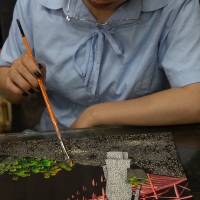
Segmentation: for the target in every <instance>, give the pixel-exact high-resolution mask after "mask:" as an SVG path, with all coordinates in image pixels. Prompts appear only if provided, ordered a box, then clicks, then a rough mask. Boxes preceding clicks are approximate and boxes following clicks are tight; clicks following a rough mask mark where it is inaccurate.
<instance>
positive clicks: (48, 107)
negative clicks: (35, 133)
mask: <svg viewBox="0 0 200 200" xmlns="http://www.w3.org/2000/svg"><path fill="white" fill-rule="evenodd" d="M17 24H18V27H19V30H20V32H21V35H22V39H23V41H24V45H25V47H26V50H27V52H28V55H29V56H30V57H31V59H32V60H33V61H34V62H35V58H34V57H33V55H32V53H31V50H30V47H29V44H28V41H27V39H26V36H25V34H24V31H23V29H22V26H21V23H20V21H19V19H17ZM37 81H38V84H39V86H40V90H41V92H42V96H43V98H44V101H45V104H46V107H47V110H48V112H49V115H50V118H51V121H52V123H53V126H54V128H55V131H56V134H57V137H58V139H59V142H60V145H61V148H62V151H63V153H64V155H65V160H67V161H70V158H69V155H68V153H67V151H66V149H65V146H64V144H63V141H62V138H61V133H60V130H59V128H58V124H57V120H56V117H55V114H54V112H53V108H52V106H51V104H50V101H49V98H48V96H47V93H46V90H45V87H44V85H43V82H42V80H41V79H40V78H37Z"/></svg>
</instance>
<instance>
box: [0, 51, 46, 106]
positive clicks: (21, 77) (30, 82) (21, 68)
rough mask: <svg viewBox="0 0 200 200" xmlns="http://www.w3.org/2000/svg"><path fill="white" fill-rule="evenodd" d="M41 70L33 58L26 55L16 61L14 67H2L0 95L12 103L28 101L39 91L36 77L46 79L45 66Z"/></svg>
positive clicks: (0, 68)
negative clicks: (29, 97)
mask: <svg viewBox="0 0 200 200" xmlns="http://www.w3.org/2000/svg"><path fill="white" fill-rule="evenodd" d="M40 66H42V69H41V67H40V68H39V67H38V65H37V64H36V63H34V62H33V61H32V60H31V58H30V57H29V56H28V55H27V54H24V55H22V56H20V57H19V58H18V59H16V60H15V61H14V62H13V63H12V65H11V66H10V67H9V66H2V67H0V94H2V95H3V96H4V97H5V98H6V99H7V100H9V101H10V102H12V103H22V102H24V101H26V100H27V99H28V98H27V97H28V96H30V94H33V93H34V91H35V90H37V87H38V83H37V79H36V77H39V76H42V78H43V80H44V79H45V74H46V69H45V66H44V65H40Z"/></svg>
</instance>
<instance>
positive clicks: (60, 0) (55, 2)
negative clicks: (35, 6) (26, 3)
mask: <svg viewBox="0 0 200 200" xmlns="http://www.w3.org/2000/svg"><path fill="white" fill-rule="evenodd" d="M65 1H66V0H37V2H38V3H39V4H41V5H42V6H44V7H46V8H48V9H52V10H57V9H61V8H63V4H64V2H65Z"/></svg>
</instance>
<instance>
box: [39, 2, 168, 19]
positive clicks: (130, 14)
mask: <svg viewBox="0 0 200 200" xmlns="http://www.w3.org/2000/svg"><path fill="white" fill-rule="evenodd" d="M37 2H38V3H39V4H41V5H42V6H45V7H46V8H49V9H53V10H56V9H61V8H63V9H64V12H65V14H66V13H67V3H68V0H56V1H55V0H37ZM167 4H168V0H129V1H127V2H126V3H125V4H123V5H122V6H121V7H120V8H119V9H118V10H117V12H116V13H114V14H113V15H112V16H111V17H110V19H109V20H113V19H114V20H118V19H138V18H139V16H140V13H141V11H142V12H152V11H156V10H158V9H160V8H163V7H165V6H166V5H167ZM70 15H71V16H75V17H79V18H85V19H93V20H94V17H93V16H92V15H91V14H90V13H89V12H88V9H87V7H86V6H85V5H84V4H83V2H82V0H71V3H70Z"/></svg>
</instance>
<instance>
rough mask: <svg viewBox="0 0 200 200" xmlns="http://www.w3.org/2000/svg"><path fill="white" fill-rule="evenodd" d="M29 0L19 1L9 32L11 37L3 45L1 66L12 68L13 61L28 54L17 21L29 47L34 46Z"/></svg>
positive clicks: (0, 56)
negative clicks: (17, 20)
mask: <svg viewBox="0 0 200 200" xmlns="http://www.w3.org/2000/svg"><path fill="white" fill-rule="evenodd" d="M29 6H30V3H29V0H18V1H17V2H16V5H15V9H14V13H13V20H12V23H11V27H10V30H9V35H8V37H7V39H6V41H5V43H4V45H3V48H2V51H1V54H0V66H10V65H11V63H12V62H13V60H15V59H17V58H18V57H19V56H20V55H21V54H23V53H26V49H25V45H24V43H23V39H22V36H21V33H20V30H19V27H18V25H17V22H16V19H19V20H20V23H21V25H22V27H23V30H24V32H25V35H26V37H27V40H28V41H29V45H30V46H32V37H31V35H32V34H31V22H30V14H31V13H30V12H28V10H30V9H29Z"/></svg>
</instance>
